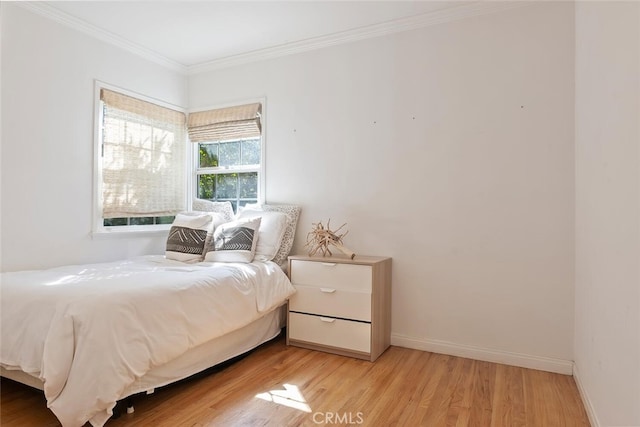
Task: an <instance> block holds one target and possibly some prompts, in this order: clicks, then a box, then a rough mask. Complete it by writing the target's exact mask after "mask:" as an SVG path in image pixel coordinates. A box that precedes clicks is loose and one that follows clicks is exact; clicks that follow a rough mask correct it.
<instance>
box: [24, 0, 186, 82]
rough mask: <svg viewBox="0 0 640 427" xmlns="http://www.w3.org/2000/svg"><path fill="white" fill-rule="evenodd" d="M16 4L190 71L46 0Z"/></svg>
mask: <svg viewBox="0 0 640 427" xmlns="http://www.w3.org/2000/svg"><path fill="white" fill-rule="evenodd" d="M14 4H15V5H17V6H20V7H22V8H23V9H26V10H29V11H31V12H34V13H37V14H38V15H41V16H44V17H45V18H49V19H51V20H53V21H55V22H58V23H59V24H62V25H66V26H67V27H71V28H72V29H74V30H77V31H80V32H82V33H85V34H88V35H89V36H92V37H95V38H97V39H99V40H102V41H103V42H106V43H109V44H112V45H114V46H117V47H119V48H121V49H123V50H125V51H127V52H130V53H133V54H134V55H137V56H140V57H142V58H144V59H147V60H149V61H152V62H155V63H157V64H159V65H162V66H163V67H165V68H168V69H170V70H173V71H178V72H180V73H182V74H186V73H187V71H188V67H186V66H185V65H184V64H181V63H179V62H176V61H174V60H172V59H169V58H167V57H165V56H163V55H160V54H159V53H158V52H155V51H153V50H151V49H147V48H145V47H143V46H141V45H139V44H137V43H133V42H131V41H129V40H127V39H125V38H123V37H120V36H118V35H116V34H113V33H111V32H109V31H106V30H103V29H102V28H99V27H96V26H95V25H92V24H89V23H87V22H85V21H83V20H81V19H78V18H76V17H73V16H71V15H69V14H67V13H65V12H62V11H61V10H59V9H56V8H55V7H53V6H51V5H48V4H47V3H45V2H30V1H25V2H15V3H14Z"/></svg>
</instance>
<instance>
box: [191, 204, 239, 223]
mask: <svg viewBox="0 0 640 427" xmlns="http://www.w3.org/2000/svg"><path fill="white" fill-rule="evenodd" d="M191 207H192V209H193V210H194V211H202V212H216V213H219V214H222V216H223V217H224V218H225V220H226V221H233V206H231V202H214V201H212V200H204V199H195V200H194V201H193V204H192V206H191Z"/></svg>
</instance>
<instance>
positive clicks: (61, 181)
mask: <svg viewBox="0 0 640 427" xmlns="http://www.w3.org/2000/svg"><path fill="white" fill-rule="evenodd" d="M1 19H2V60H1V62H2V107H1V108H2V134H1V137H2V189H1V194H2V212H1V216H0V217H1V218H2V229H1V243H2V248H3V251H2V260H1V262H2V269H3V270H5V271H11V270H18V269H26V268H43V267H48V266H54V265H60V264H67V263H79V262H89V261H99V260H109V259H119V258H123V257H127V256H132V255H138V254H142V253H149V252H159V251H162V250H163V244H164V241H165V239H166V236H156V237H147V238H140V237H137V238H128V239H118V240H114V239H101V240H94V239H92V238H91V234H90V233H91V225H92V206H93V205H92V203H93V202H92V197H93V194H92V191H93V147H94V141H93V112H94V79H98V80H102V81H105V82H107V83H110V84H113V85H116V86H120V87H123V88H125V89H129V90H132V91H135V92H138V93H141V94H144V95H147V96H150V97H154V98H157V99H161V100H163V101H165V102H168V103H172V104H175V105H182V106H185V105H186V102H185V99H186V78H185V77H184V76H183V75H181V74H179V73H177V72H173V71H169V70H167V69H165V68H163V67H161V66H159V65H157V64H154V63H152V62H149V61H147V60H144V59H141V58H140V57H138V56H136V55H133V54H130V53H127V52H124V51H123V50H121V49H119V48H116V47H114V46H112V45H110V44H107V43H103V42H101V41H98V40H97V39H94V38H92V37H89V36H88V35H85V34H83V33H80V32H78V31H75V30H72V29H70V28H69V27H67V26H63V25H60V24H57V23H55V22H54V21H52V20H49V19H45V18H43V17H41V16H39V15H36V14H34V13H32V12H29V11H27V10H25V9H22V8H21V7H18V6H16V5H14V4H11V3H8V2H3V3H2V18H1Z"/></svg>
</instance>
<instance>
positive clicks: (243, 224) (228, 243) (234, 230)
mask: <svg viewBox="0 0 640 427" xmlns="http://www.w3.org/2000/svg"><path fill="white" fill-rule="evenodd" d="M259 228H260V218H254V219H248V220H246V219H245V220H239V221H232V222H227V223H224V224H222V225H220V226H218V227H216V229H215V231H214V232H213V240H212V242H211V245H209V247H208V248H207V252H206V254H205V256H204V260H205V261H210V262H216V261H217V262H251V261H253V256H254V254H255V251H256V244H257V242H258V230H259Z"/></svg>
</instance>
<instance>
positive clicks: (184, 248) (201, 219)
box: [165, 213, 213, 262]
mask: <svg viewBox="0 0 640 427" xmlns="http://www.w3.org/2000/svg"><path fill="white" fill-rule="evenodd" d="M212 228H213V216H212V215H209V214H206V213H205V214H187V213H179V214H178V215H176V217H175V219H174V220H173V224H172V225H171V230H169V237H168V238H167V247H166V252H165V256H166V257H167V258H168V259H173V260H176V261H182V262H199V261H202V254H203V252H204V247H205V242H206V240H207V234H209V233H211V230H212Z"/></svg>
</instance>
